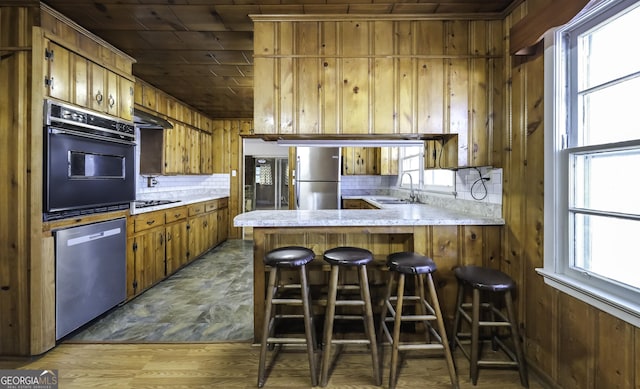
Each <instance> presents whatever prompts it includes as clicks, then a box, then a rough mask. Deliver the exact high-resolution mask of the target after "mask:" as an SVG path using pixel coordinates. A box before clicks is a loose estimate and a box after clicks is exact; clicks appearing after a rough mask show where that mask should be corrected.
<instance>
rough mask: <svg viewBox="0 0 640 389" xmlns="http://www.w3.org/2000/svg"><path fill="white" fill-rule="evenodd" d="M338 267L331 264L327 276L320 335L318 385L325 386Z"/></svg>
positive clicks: (327, 374) (329, 356)
mask: <svg viewBox="0 0 640 389" xmlns="http://www.w3.org/2000/svg"><path fill="white" fill-rule="evenodd" d="M338 273H339V267H338V266H336V265H331V275H330V276H329V291H328V295H327V309H326V311H325V312H326V313H325V318H324V336H323V337H322V339H323V340H322V343H323V347H324V348H323V350H322V371H321V373H320V374H321V375H320V386H327V381H328V376H329V364H330V362H331V340H332V339H331V338H332V336H333V319H334V316H335V310H336V294H337V290H338Z"/></svg>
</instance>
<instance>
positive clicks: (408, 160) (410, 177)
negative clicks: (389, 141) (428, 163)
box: [399, 146, 423, 188]
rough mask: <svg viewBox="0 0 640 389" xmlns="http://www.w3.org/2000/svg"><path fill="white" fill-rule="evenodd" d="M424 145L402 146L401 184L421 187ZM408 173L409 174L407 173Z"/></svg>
mask: <svg viewBox="0 0 640 389" xmlns="http://www.w3.org/2000/svg"><path fill="white" fill-rule="evenodd" d="M422 153H423V150H422V147H419V146H416V147H402V148H400V161H399V162H400V163H399V166H400V182H399V186H401V187H403V186H404V187H407V188H408V187H409V185H411V184H412V185H413V187H414V188H420V187H421V186H422V175H421V174H420V172H421V171H422V166H423V162H422ZM405 173H407V174H405Z"/></svg>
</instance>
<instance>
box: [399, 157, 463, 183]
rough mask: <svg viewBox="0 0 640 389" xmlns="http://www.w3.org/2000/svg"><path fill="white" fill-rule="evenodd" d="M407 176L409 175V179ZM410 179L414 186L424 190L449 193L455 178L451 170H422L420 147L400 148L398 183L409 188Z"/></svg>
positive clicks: (422, 162) (422, 160) (422, 159)
mask: <svg viewBox="0 0 640 389" xmlns="http://www.w3.org/2000/svg"><path fill="white" fill-rule="evenodd" d="M404 173H408V174H404ZM409 176H411V179H410V178H409ZM410 180H413V186H414V188H422V189H424V190H426V191H434V192H445V193H450V194H453V192H454V191H455V182H456V180H455V173H454V172H453V171H452V170H446V169H427V170H424V149H423V148H422V147H402V148H400V179H399V184H398V185H399V186H400V187H406V188H409V186H410V184H411V182H410Z"/></svg>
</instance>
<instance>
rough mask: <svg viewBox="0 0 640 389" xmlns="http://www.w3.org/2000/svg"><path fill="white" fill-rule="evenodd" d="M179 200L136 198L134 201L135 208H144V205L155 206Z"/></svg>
mask: <svg viewBox="0 0 640 389" xmlns="http://www.w3.org/2000/svg"><path fill="white" fill-rule="evenodd" d="M179 202H180V200H136V201H135V202H134V203H135V207H136V208H146V207H155V206H157V205H164V204H171V203H179Z"/></svg>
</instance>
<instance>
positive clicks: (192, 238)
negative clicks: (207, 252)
mask: <svg viewBox="0 0 640 389" xmlns="http://www.w3.org/2000/svg"><path fill="white" fill-rule="evenodd" d="M207 223H208V218H207V215H206V214H203V215H198V216H196V217H193V218H191V219H190V220H189V224H190V228H189V259H190V260H193V259H194V258H197V257H198V256H199V255H200V254H202V252H203V251H204V246H205V237H206V235H207V234H206V232H207V230H208V224H207Z"/></svg>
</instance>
